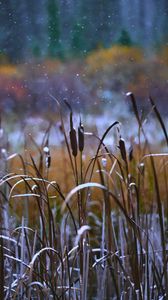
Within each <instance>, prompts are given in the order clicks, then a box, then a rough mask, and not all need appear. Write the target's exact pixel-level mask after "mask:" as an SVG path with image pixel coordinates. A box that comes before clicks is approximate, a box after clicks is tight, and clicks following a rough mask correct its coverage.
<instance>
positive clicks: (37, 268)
mask: <svg viewBox="0 0 168 300" xmlns="http://www.w3.org/2000/svg"><path fill="white" fill-rule="evenodd" d="M128 97H129V99H130V101H131V103H132V107H133V111H134V115H135V117H133V118H131V119H130V120H129V122H130V124H131V123H132V127H134V132H135V133H134V137H135V135H137V136H136V138H134V139H131V137H128V135H127V140H126V141H125V140H124V139H123V137H125V131H124V128H123V129H122V126H121V124H120V123H119V122H118V121H115V120H112V121H111V122H110V120H108V122H109V124H108V126H107V128H106V129H105V130H104V131H103V132H100V133H99V132H94V133H92V134H91V133H88V132H87V131H86V129H85V124H84V126H83V124H82V123H81V120H78V122H76V123H75V122H74V113H73V111H72V108H71V106H70V105H69V104H68V103H67V102H66V105H67V106H68V109H69V113H68V114H69V117H70V119H69V125H68V127H67V122H66V124H65V125H64V120H63V117H62V114H61V109H60V122H61V123H60V124H59V126H58V127H57V130H59V131H60V132H61V134H62V137H63V138H64V140H63V139H62V141H61V145H59V146H57V147H54V148H53V147H50V141H51V140H50V127H49V128H48V130H47V131H46V133H45V135H44V138H43V141H42V144H41V146H39V145H38V144H37V143H36V141H34V140H33V138H31V145H33V147H32V150H31V149H30V143H27V144H25V150H26V151H25V153H24V155H20V154H18V153H15V154H13V155H10V156H8V154H7V152H5V147H3V151H1V153H2V154H3V157H4V159H3V167H4V170H5V174H4V176H2V178H1V181H0V186H1V218H0V220H1V226H0V228H1V232H0V263H1V267H0V295H1V297H2V299H82V300H84V299H125V300H126V299H167V297H168V277H167V271H168V270H167V259H168V256H167V247H168V245H167V242H168V239H167V222H168V205H167V197H168V178H167V175H168V174H167V157H168V153H167V152H166V151H165V152H163V151H160V152H158V149H159V147H160V149H167V146H168V137H167V131H166V127H165V124H164V122H163V120H162V118H161V116H160V114H159V112H158V110H157V108H156V107H155V106H154V103H153V101H152V100H151V107H152V110H153V112H154V113H155V115H156V120H157V123H158V126H159V130H160V131H162V132H163V136H164V141H162V145H161V146H160V143H159V141H158V142H157V140H156V142H155V145H152V144H151V143H150V140H149V138H148V137H149V136H148V132H147V129H146V127H145V125H144V122H143V121H142V120H141V117H140V115H139V112H138V110H137V106H136V101H135V98H134V96H133V94H129V95H128ZM56 105H58V107H59V103H56ZM135 119H136V120H135ZM93 121H94V119H93ZM92 125H94V124H92ZM129 128H130V127H129ZM130 130H131V129H130ZM1 131H2V130H1ZM2 134H3V132H2ZM59 134H60V133H59ZM127 134H128V133H127ZM108 137H111V139H109V138H108ZM29 141H30V140H29ZM131 143H132V148H129V147H128V146H129V145H130V144H131ZM157 143H158V146H157ZM109 144H111V145H112V144H113V145H116V146H113V147H111V145H110V146H109ZM1 150H2V149H1ZM156 150H157V152H156ZM1 160H2V159H1Z"/></svg>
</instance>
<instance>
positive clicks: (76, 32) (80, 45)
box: [72, 22, 88, 55]
mask: <svg viewBox="0 0 168 300" xmlns="http://www.w3.org/2000/svg"><path fill="white" fill-rule="evenodd" d="M87 47H88V46H87V43H86V26H85V24H84V23H83V22H81V23H80V22H77V23H76V24H75V26H74V29H73V36H72V52H73V53H75V54H80V55H83V54H85V53H86V52H87V49H86V48H87Z"/></svg>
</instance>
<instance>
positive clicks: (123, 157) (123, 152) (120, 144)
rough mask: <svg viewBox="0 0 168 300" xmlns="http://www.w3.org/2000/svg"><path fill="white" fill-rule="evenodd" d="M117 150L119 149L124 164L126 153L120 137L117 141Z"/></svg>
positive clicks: (123, 142)
mask: <svg viewBox="0 0 168 300" xmlns="http://www.w3.org/2000/svg"><path fill="white" fill-rule="evenodd" d="M119 149H120V153H121V157H122V159H123V160H124V161H125V162H127V153H126V148H125V141H124V139H122V138H121V137H120V139H119Z"/></svg>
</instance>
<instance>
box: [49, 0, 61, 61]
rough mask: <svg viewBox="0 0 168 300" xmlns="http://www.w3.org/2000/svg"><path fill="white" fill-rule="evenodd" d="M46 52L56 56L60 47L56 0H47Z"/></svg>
mask: <svg viewBox="0 0 168 300" xmlns="http://www.w3.org/2000/svg"><path fill="white" fill-rule="evenodd" d="M47 9H48V39H49V45H48V54H49V56H50V57H56V56H57V55H58V52H59V47H60V42H59V38H60V30H59V10H58V4H57V2H56V0H48V6H47Z"/></svg>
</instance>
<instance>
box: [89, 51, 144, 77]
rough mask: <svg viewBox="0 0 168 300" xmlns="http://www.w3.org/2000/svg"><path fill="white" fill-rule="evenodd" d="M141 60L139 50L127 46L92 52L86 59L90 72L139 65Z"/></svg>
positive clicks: (141, 56)
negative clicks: (125, 65) (117, 66)
mask: <svg viewBox="0 0 168 300" xmlns="http://www.w3.org/2000/svg"><path fill="white" fill-rule="evenodd" d="M142 60H143V53H142V51H141V50H140V49H139V48H136V47H128V46H113V47H111V48H107V49H99V50H96V51H94V52H92V53H91V54H90V55H88V57H87V58H86V62H87V65H88V67H89V69H90V71H93V72H95V71H101V70H106V69H107V68H109V67H111V66H113V65H121V64H122V65H123V64H130V63H139V62H141V61H142Z"/></svg>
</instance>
